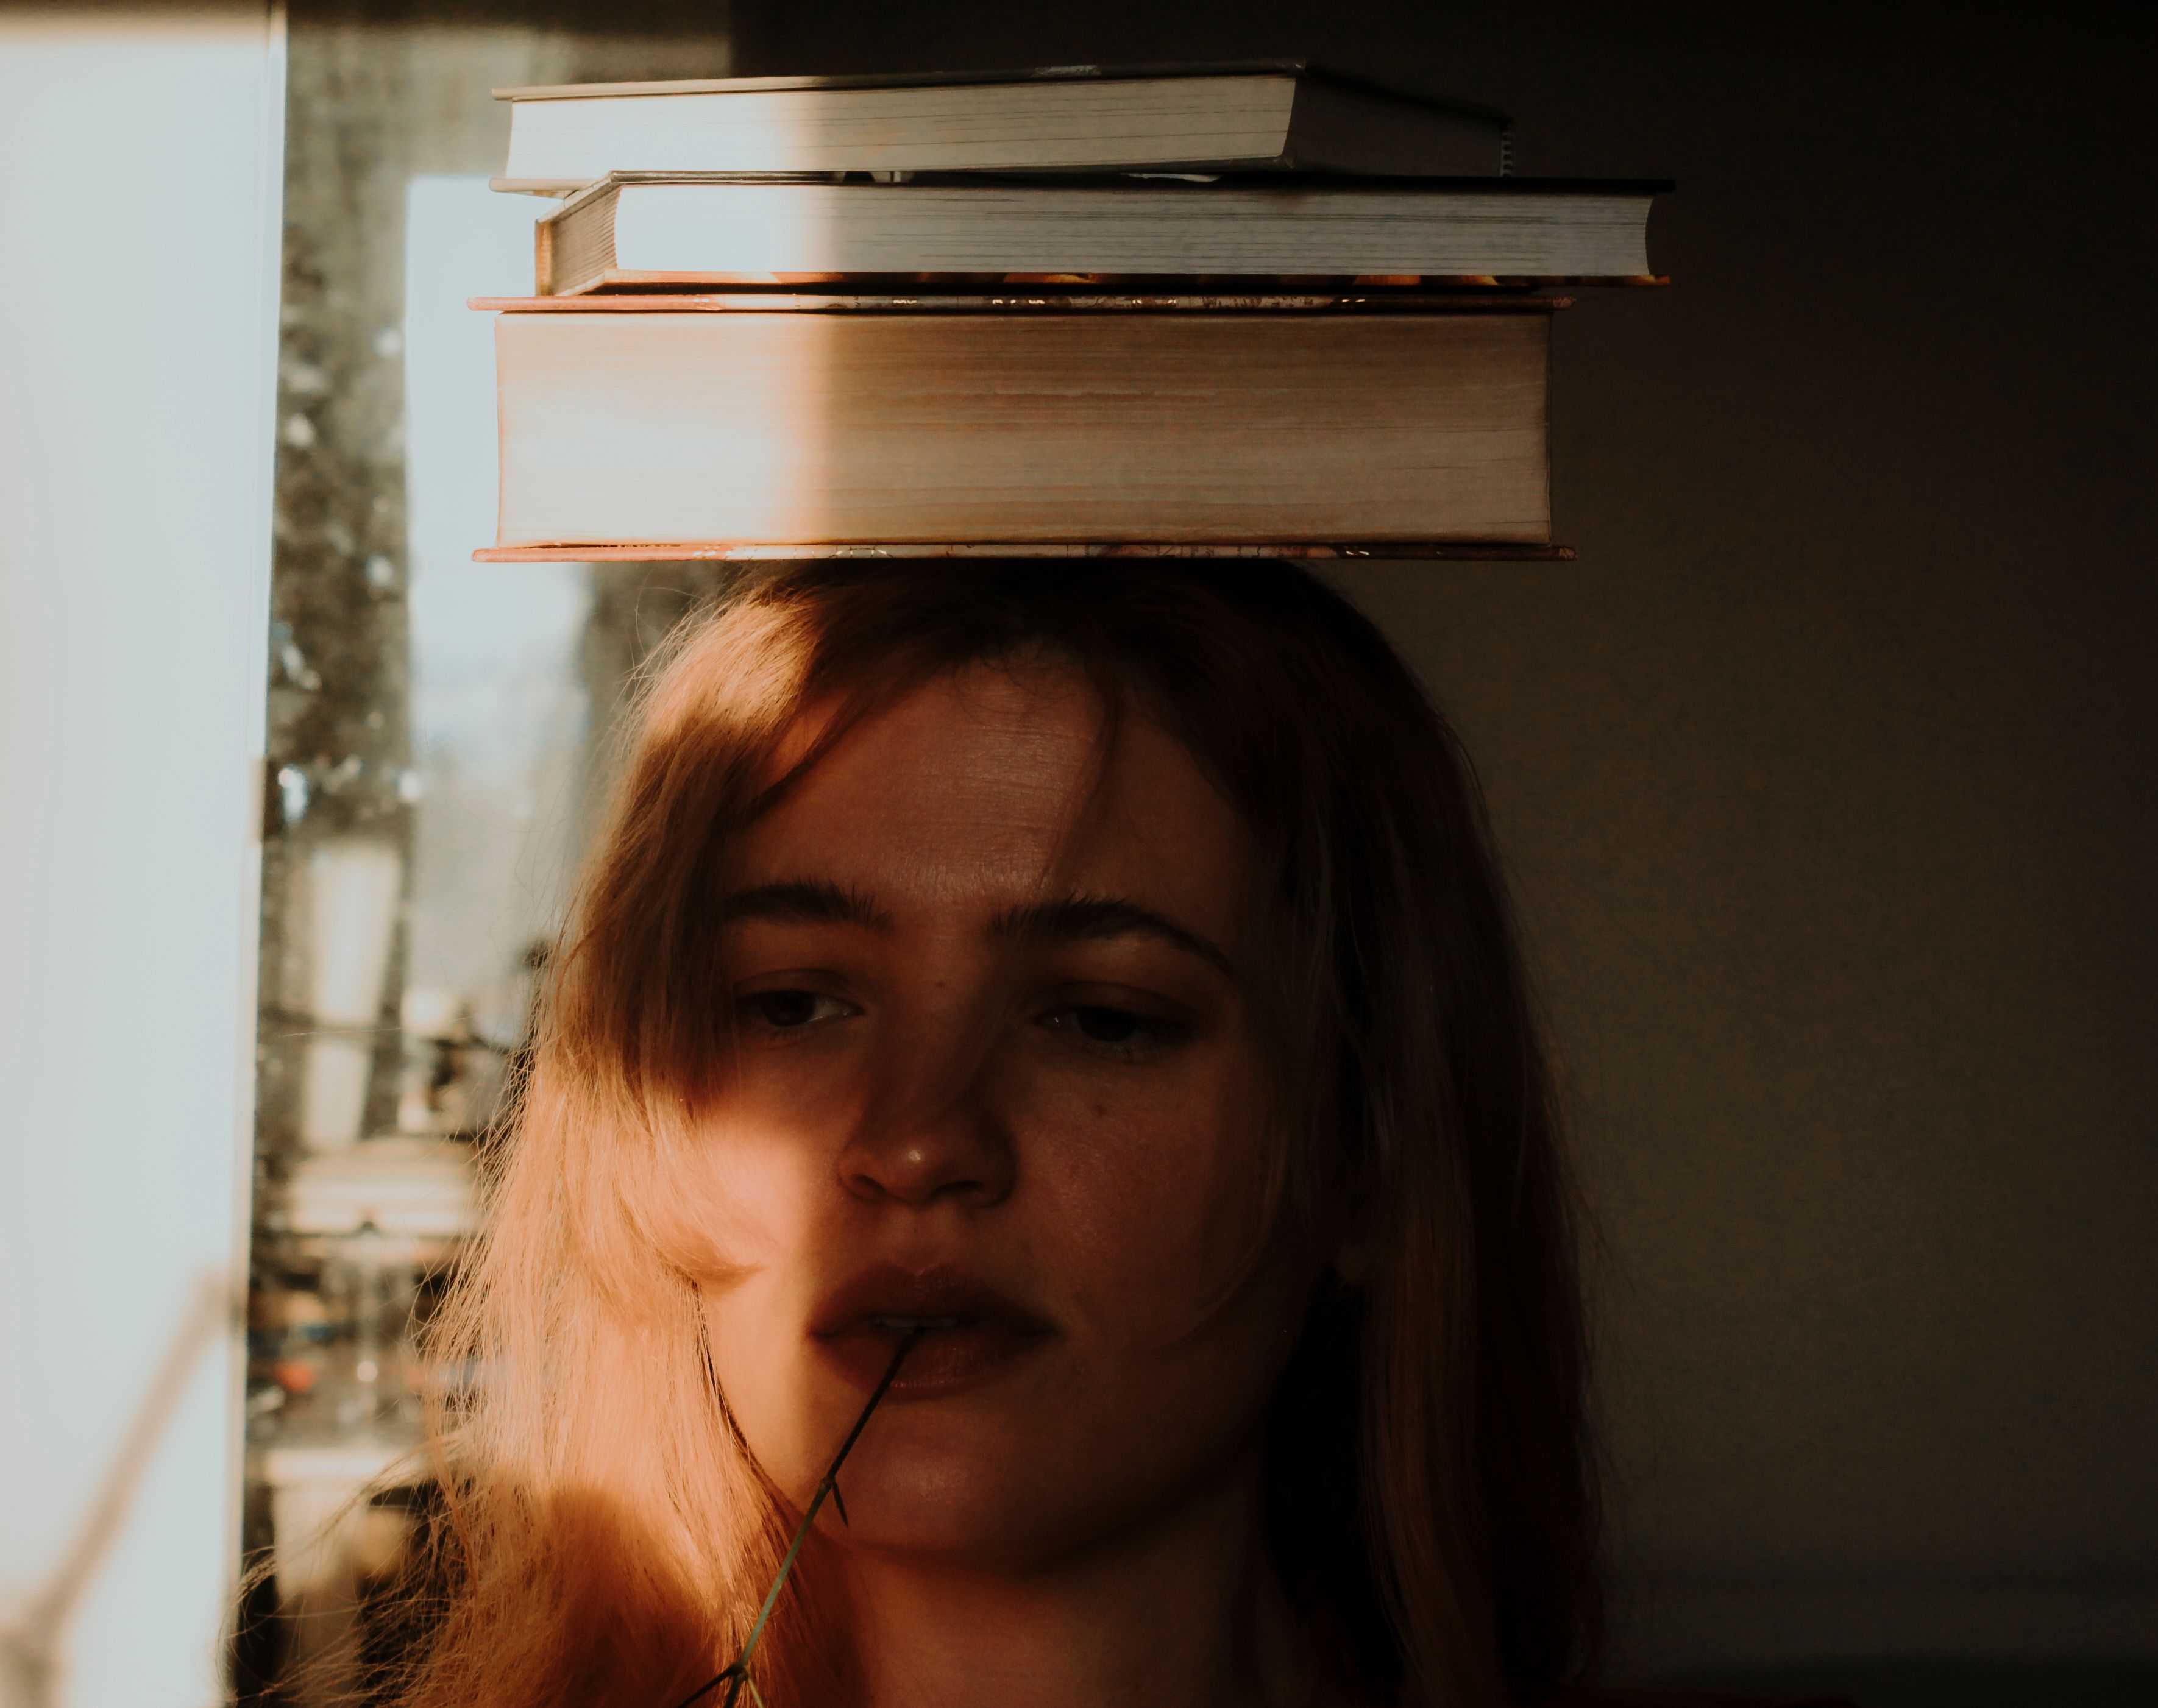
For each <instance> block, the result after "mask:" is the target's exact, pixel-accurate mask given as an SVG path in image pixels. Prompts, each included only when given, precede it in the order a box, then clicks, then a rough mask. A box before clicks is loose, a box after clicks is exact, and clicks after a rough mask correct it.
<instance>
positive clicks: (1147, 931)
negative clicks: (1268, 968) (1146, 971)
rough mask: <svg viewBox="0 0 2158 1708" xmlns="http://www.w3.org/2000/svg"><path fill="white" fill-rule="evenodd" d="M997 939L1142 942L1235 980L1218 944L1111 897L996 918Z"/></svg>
mask: <svg viewBox="0 0 2158 1708" xmlns="http://www.w3.org/2000/svg"><path fill="white" fill-rule="evenodd" d="M995 931H996V933H997V935H998V936H999V937H1036V938H1048V939H1050V940H1051V941H1054V942H1084V941H1086V940H1087V939H1089V938H1098V937H1154V938H1155V939H1157V940H1158V941H1159V942H1164V943H1168V944H1170V945H1171V946H1173V947H1176V948H1179V949H1182V950H1183V951H1184V952H1185V953H1186V954H1190V955H1196V956H1197V957H1199V958H1200V960H1202V961H1204V962H1206V964H1207V965H1208V966H1210V967H1211V968H1214V969H1215V970H1216V972H1218V973H1221V974H1222V976H1223V977H1225V978H1229V979H1231V980H1232V981H1233V980H1235V979H1236V978H1237V976H1238V975H1237V973H1236V962H1233V961H1231V959H1230V958H1229V957H1228V955H1227V954H1226V952H1224V951H1223V950H1222V949H1221V947H1220V946H1219V945H1218V944H1216V943H1214V942H1210V941H1209V940H1208V939H1206V938H1205V937H1201V936H1200V934H1199V933H1198V932H1197V931H1193V930H1191V929H1190V927H1188V926H1180V925H1179V924H1178V923H1177V922H1176V921H1175V920H1173V919H1169V918H1165V917H1164V916H1162V915H1161V914H1159V913H1156V912H1155V911H1154V910H1153V909H1152V908H1150V907H1142V906H1139V904H1138V902H1136V901H1126V900H1122V899H1120V898H1118V897H1114V896H1091V895H1074V896H1071V897H1068V898H1067V899H1066V900H1062V901H1038V902H1035V903H1034V904H1033V905H1032V906H1028V907H1016V908H1013V909H1012V910H1010V911H1009V912H1006V913H1004V914H1001V915H999V916H998V919H997V922H996V926H995Z"/></svg>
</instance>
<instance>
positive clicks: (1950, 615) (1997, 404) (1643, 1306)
mask: <svg viewBox="0 0 2158 1708" xmlns="http://www.w3.org/2000/svg"><path fill="white" fill-rule="evenodd" d="M2109 16H2117V17H2118V18H2119V19H2120V20H2121V23H2120V26H2119V27H2120V28H2121V29H2123V30H2124V29H2125V28H2127V20H2129V19H2130V18H2131V17H2132V14H2131V13H2130V12H2128V11H2127V10H2126V9H2125V8H2123V9H2121V10H2120V11H2119V13H2117V14H2108V13H2088V12H2087V13H2081V14H2078V15H2073V16H2072V15H2069V14H2068V13H2066V12H2064V11H2063V10H2062V9H2059V8H2040V7H2030V8H2023V9H2022V10H2021V11H2020V12H2019V13H2013V14H2011V13H2005V12H2002V13H1995V12H1992V11H1989V10H1987V9H1986V8H1956V9H1950V8H1933V9H1930V10H1929V11H1928V12H1927V13H1923V14H1921V13H1918V11H1917V10H1916V9H1915V8H1873V9H1871V10H1869V11H1860V10H1855V9H1850V8H1837V7H1812V8H1803V9H1801V8H1768V7H1741V6H1730V5H1718V6H1679V5H1670V4H1649V3H1639V4H1617V3H1599V4H1589V3H1558V4H1549V5H1544V6H1540V7H1513V8H1507V7H1500V6H1496V5H1489V4H1486V5H1480V6H1472V7H1453V8H1437V7H1433V6H1429V5H1408V4H1391V5H1369V6H1365V7H1362V8H1353V9H1352V8H1336V9H1329V8H1320V7H1315V6H1314V7H1309V8H1299V7H1294V6H1290V5H1286V4H1282V3H1269V0H1251V3H1244V4H1238V5H1235V6H1226V5H1187V6H1185V7H1184V8H1165V7H1160V6H1140V5H1137V4H1132V3H1128V0H1116V3H1111V4H1106V5H1097V6H1094V7H1092V8H1027V7H1014V6H1011V5H1009V4H1007V3H997V4H991V3H989V0H947V3H941V4H937V5H935V6H906V7H901V6H892V5H870V4H864V3H854V4H849V5H839V6H822V7H812V6H804V5H800V4H790V5H786V6H782V5H779V4H777V3H773V0H748V3H746V4H745V5H741V6H740V7H738V8H737V11H736V20H735V27H736V41H737V44H738V45H737V50H736V70H738V71H740V72H743V73H751V74H754V73H765V72H779V71H833V72H837V71H850V70H887V69H906V68H922V69H937V68H947V67H948V68H958V67H970V66H989V65H1035V64H1069V63H1076V62H1082V61H1098V62H1119V61H1122V62H1133V61H1142V62H1144V61H1158V60H1167V59H1192V58H1196V59H1208V58H1214V59H1219V58H1227V57H1250V56H1253V55H1257V54H1283V53H1295V52H1309V53H1310V54H1314V55H1315V56H1317V57H1319V58H1321V59H1324V60H1326V61H1329V62H1330V63H1333V64H1335V65H1340V66H1342V67H1345V68H1346V69H1350V70H1356V71H1361V72H1365V73H1368V74H1372V75H1379V76H1381V77H1385V78H1387V79H1390V80H1396V81H1398V82H1401V83H1403V84H1406V85H1411V86H1417V87H1423V88H1428V89H1431V90H1440V91H1446V92H1451V93H1455V94H1458V95H1464V96H1467V97H1470V98H1474V99H1478V100H1483V101H1491V102H1494V103H1496V104H1498V105H1500V106H1506V107H1508V108H1510V109H1511V110H1512V111H1514V112H1515V114H1516V115H1517V116H1518V120H1519V127H1520V169H1521V170H1522V171H1523V172H1524V173H1591V174H1600V175H1612V176H1619V175H1654V176H1666V175H1667V176H1670V177H1672V178H1676V179H1678V180H1679V182H1680V189H1679V191H1678V193H1677V194H1675V195H1673V196H1671V197H1670V198H1668V199H1667V200H1666V202H1665V204H1664V205H1663V206H1662V207H1661V208H1660V209H1659V211H1658V213H1657V214H1656V219H1655V230H1654V234H1653V242H1652V248H1653V254H1654V257H1655V262H1656V265H1657V266H1658V267H1659V268H1660V270H1661V271H1667V272H1668V273H1670V275H1671V276H1672V277H1673V280H1674V282H1673V284H1672V285H1671V286H1670V288H1669V289H1668V290H1663V291H1653V292H1651V291H1633V292H1604V293H1602V294H1600V295H1599V294H1597V293H1583V294H1584V296H1585V297H1586V298H1587V300H1585V301H1584V302H1582V306H1580V307H1577V308H1576V309H1574V310H1573V311H1572V312H1570V313H1568V314H1567V315H1565V316H1562V317H1561V321H1560V330H1559V343H1558V350H1557V390H1556V394H1555V396H1554V400H1553V408H1554V412H1555V441H1554V455H1555V462H1556V470H1557V472H1556V475H1555V493H1554V498H1555V503H1556V508H1557V518H1558V527H1559V533H1560V537H1561V538H1562V539H1565V540H1567V542H1569V543H1571V544H1574V545H1575V546H1577V547H1578V548H1579V550H1580V560H1579V562H1578V563H1576V564H1573V565H1541V566H1531V567H1524V566H1521V565H1452V566H1448V567H1433V566H1424V565H1385V566H1377V567H1370V568H1359V569H1356V570H1354V571H1352V572H1349V573H1345V574H1344V575H1342V576H1341V577H1340V579H1341V581H1343V582H1344V584H1345V586H1347V587H1348V588H1349V589H1350V591H1351V592H1352V593H1353V594H1354V595H1355V596H1356V597H1357V598H1358V599H1359V600H1360V601H1363V602H1364V603H1365V604H1366V606H1367V607H1368V608H1369V609H1371V611H1373V612H1374V613H1375V614H1376V615H1377V616H1379V617H1381V619H1382V620H1383V621H1385V622H1386V624H1387V625H1388V627H1390V629H1391V632H1393V633H1394V634H1395V636H1396V637H1397V638H1398V639H1399V641H1400V642H1401V643H1402V646H1403V647H1404V648H1406V649H1407V651H1408V652H1409V653H1410V654H1411V655H1412V657H1413V658H1414V659H1415V660H1416V661H1417V663H1418V665H1419V667H1420V668H1422V669H1423V670H1424V671H1425V672H1426V673H1427V676H1428V679H1429V680H1430V682H1431V684H1432V685H1433V689H1434V690H1435V691H1436V692H1437V694H1438V696H1439V697H1440V699H1442V700H1443V702H1444V703H1445V704H1447V705H1448V708H1449V709H1450V710H1452V711H1453V714H1454V715H1455V716H1456V717H1457V719H1458V721H1459V723H1460V725H1462V727H1463V729H1464V732H1465V735H1466V736H1467V739H1468V740H1469V746H1470V747H1471V749H1472V751H1474V753H1475V754H1476V756H1477V757H1478V760H1479V764H1480V766H1481V767H1482V769H1483V771H1484V777H1485V780H1486V782H1487V785H1488V787H1489V792H1490V796H1491V800H1492V803H1493V807H1494V810H1495V816H1496V818H1497V822H1498V826H1499V830H1500V835H1501V838H1502V839H1503V841H1504V843H1505V847H1506V849H1507V852H1508V854H1509V855H1510V859H1511V861H1512V864H1513V866H1514V869H1515V873H1516V875H1517V878H1518V882H1519V885H1520V892H1521V895H1522V897H1523V901H1524V906H1525V909H1526V914H1527V916H1528V920H1529V924H1530V928H1531V937H1532V939H1533V947H1534V949H1535V952H1536V957H1537V959H1538V961H1539V963H1540V965H1541V970H1542V973H1543V978H1544V981H1545V985H1546V991H1547V994H1548V998H1549V1002H1550V1006H1551V1011H1552V1016H1553V1020H1554V1024H1555V1028H1556V1030H1557V1035H1558V1040H1559V1043H1560V1047H1561V1050H1562V1056H1563V1059H1564V1062H1565V1066H1566V1069H1567V1074H1568V1077H1569V1081H1570V1084H1571V1086H1572V1092H1573V1100H1574V1107H1575V1109H1576V1111H1577V1122H1578V1126H1579V1129H1580V1134H1581V1146H1582V1155H1583V1167H1584V1172H1585V1174H1586V1175H1587V1178H1588V1184H1589V1186H1590V1189H1591V1191H1592V1195H1593V1199H1594V1200H1595V1204H1596V1207H1597V1210H1598V1215H1599V1216H1600V1219H1601V1222H1602V1226H1603V1237H1604V1241H1605V1244H1606V1246H1607V1247H1608V1253H1607V1256H1606V1258H1605V1260H1604V1261H1603V1264H1602V1274H1603V1284H1602V1294H1603V1309H1604V1313H1605V1317H1606V1322H1607V1332H1606V1360H1605V1380H1606V1383H1607V1387H1608V1396H1609V1405H1610V1409H1611V1412H1612V1417H1613V1434H1614V1439H1615V1441H1616V1443H1617V1447H1618V1450H1619V1458H1620V1463H1621V1466H1622V1468H1623V1470H1624V1473H1625V1477H1626V1482H1627V1485H1628V1487H1629V1490H1630V1494H1629V1501H1628V1504H1627V1507H1626V1509H1625V1514H1624V1516H1625V1520H1626V1528H1625V1531H1624V1539H1623V1541H1622V1544H1621V1546H1620V1548H1619V1555H1618V1557H1619V1560H1620V1561H1621V1562H1622V1564H1623V1566H1624V1569H1625V1571H1626V1572H1627V1574H1628V1576H1629V1581H1630V1582H1633V1583H1634V1585H1636V1586H1637V1587H1638V1590H1639V1594H1638V1596H1637V1598H1636V1602H1635V1606H1634V1614H1633V1617H1632V1622H1631V1625H1630V1630H1631V1633H1632V1641H1633V1643H1634V1654H1635V1657H1636V1664H1637V1665H1638V1666H1639V1667H1642V1668H1644V1669H1648V1668H1655V1667H1659V1666H1663V1667H1669V1666H1676V1665H1681V1664H1703V1665H1706V1664H1711V1663H1714V1662H1717V1661H1721V1660H1745V1659H1758V1660H1766V1659H1788V1658H1794V1657H1801V1656H1804V1655H1807V1654H1814V1655H1820V1654H1838V1653H1865V1652H1874V1653H1881V1654H1919V1653H1926V1652H1948V1653H1961V1654H2036V1655H2058V1654H2106V1653H2125V1652H2133V1651H2136V1650H2141V1651H2145V1652H2158V1453H2154V1452H2153V1444H2154V1442H2158V1326H2154V1325H2158V1133H2154V1120H2153V1116H2152V1112H2151V1111H2152V1107H2153V1105H2154V1102H2158V1071H2154V1067H2155V1066H2158V1049H2154V1047H2153V1045H2152V1041H2151V1040H2152V1038H2153V1035H2154V1033H2158V1004H2154V1002H2153V992H2154V983H2158V980H2154V975H2153V971H2152V968H2153V959H2154V950H2158V942H2154V931H2153V921H2152V906H2151V892H2150V877H2149V875H2150V872H2151V871H2152V869H2154V865H2158V836H2154V818H2158V815H2155V814H2154V802H2153V786H2152V779H2153V775H2154V759H2155V758H2158V754H2154V745H2158V744H2154V741H2153V735H2154V722H2155V721H2158V719H2154V696H2153V694H2152V691H2151V680H2152V676H2153V673H2154V672H2153V663H2154V659H2153V653H2154V647H2153V636H2154V633H2158V627H2154V622H2158V597H2154V593H2153V586H2152V577H2151V575H2150V563H2149V559H2150V539H2151V537H2152V527H2151V520H2152V519H2151V516H2150V508H2151V506H2150V483H2151V480H2152V477H2153V474H2154V472H2158V457H2154V455H2153V451H2154V446H2153V442H2152V439H2153V436H2152V432H2151V428H2150V408H2151V398H2152V394H2153V386H2152V379H2153V372H2152V369H2153V363H2152V339H2151V335H2150V325H2149V320H2148V315H2149V313H2150V299H2151V295H2152V290H2151V287H2152V284H2153V282H2154V281H2153V271H2154V270H2153V266H2152V256H2153V248H2152V239H2151V232H2152V230H2153V214H2154V212H2158V209H2154V208H2153V205H2152V197H2151V194H2150V190H2149V188H2148V179H2149V178H2150V172H2151V163H2152V162H2153V161H2154V160H2158V147H2154V138H2153V137H2152V136H2151V134H2150V132H2151V126H2150V123H2149V121H2148V120H2147V118H2146V116H2145V113H2146V110H2147V108H2148V106H2149V100H2148V95H2147V90H2146V86H2145V85H2146V84H2147V76H2146V75H2145V70H2146V67H2145V55H2144V54H2142V53H2141V52H2140V50H2139V49H2138V47H2137V44H2135V43H2133V42H2131V41H2130V40H2129V39H2126V38H2125V36H2124V35H2116V34H2114V33H2113V31H2112V29H2111V28H2109V25H2108V23H2107V22H2106V19H2107V18H2108V17H2109Z"/></svg>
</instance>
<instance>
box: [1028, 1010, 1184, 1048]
mask: <svg viewBox="0 0 2158 1708" xmlns="http://www.w3.org/2000/svg"><path fill="white" fill-rule="evenodd" d="M1041 1024H1043V1025H1045V1026H1046V1027H1048V1028H1049V1029H1051V1031H1054V1032H1062V1033H1065V1034H1066V1035H1068V1036H1070V1037H1072V1038H1075V1039H1077V1040H1081V1041H1082V1042H1085V1043H1087V1044H1091V1045H1095V1046H1096V1047H1097V1048H1099V1049H1102V1050H1107V1051H1108V1052H1109V1053H1111V1054H1112V1055H1127V1056H1129V1055H1145V1054H1149V1053H1151V1052H1152V1051H1154V1050H1158V1049H1160V1048H1161V1047H1163V1046H1164V1045H1168V1044H1170V1043H1173V1042H1175V1040H1176V1039H1177V1038H1178V1037H1179V1036H1180V1035H1181V1029H1180V1028H1179V1027H1176V1026H1174V1025H1171V1024H1169V1022H1167V1021H1165V1020H1154V1019H1148V1018H1147V1017H1146V1016H1145V1015H1144V1014H1133V1012H1132V1011H1131V1010H1130V1009H1118V1008H1111V1007H1109V1006H1108V1005H1107V1004H1101V1003H1076V1004H1073V1005H1072V1006H1071V1007H1070V1008H1068V1009H1057V1010H1056V1012H1054V1013H1053V1014H1044V1015H1043V1016H1042V1017H1041Z"/></svg>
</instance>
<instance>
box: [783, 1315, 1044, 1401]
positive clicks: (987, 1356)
mask: <svg viewBox="0 0 2158 1708" xmlns="http://www.w3.org/2000/svg"><path fill="white" fill-rule="evenodd" d="M904 1333H905V1331H903V1330H901V1329H896V1328H886V1327H880V1326H877V1325H874V1324H863V1325H861V1326H860V1327H859V1328H855V1329H848V1330H846V1331H845V1332H844V1333H842V1334H815V1335H812V1336H811V1337H810V1339H811V1341H812V1343H813V1344H814V1345H815V1346H816V1348H817V1349H818V1352H819V1353H820V1354H822V1355H823V1357H824V1359H825V1360H826V1361H827V1362H828V1363H829V1364H831V1365H833V1366H834V1368H835V1369H837V1370H839V1373H840V1375H843V1376H844V1377H845V1378H846V1380H848V1382H849V1383H850V1384H851V1385H854V1387H857V1388H860V1390H861V1391H863V1392H865V1393H867V1392H868V1391H870V1389H872V1388H874V1387H875V1386H876V1385H877V1384H878V1383H879V1382H880V1381H881V1380H883V1379H884V1373H885V1371H886V1370H889V1369H891V1360H892V1357H893V1355H895V1354H896V1352H897V1351H898V1350H899V1345H900V1342H901V1339H903V1338H904ZM1049 1338H1050V1336H1049V1334H1048V1331H1046V1330H1040V1331H1036V1332H1033V1333H1029V1332H1026V1331H1024V1330H1021V1329H1014V1328H1012V1327H1010V1326H1009V1325H1007V1324H1002V1323H961V1324H958V1325H957V1326H955V1327H952V1328H925V1329H922V1332H921V1333H920V1334H917V1335H916V1337H915V1340H914V1344H913V1345H912V1346H911V1348H909V1349H908V1350H907V1355H906V1362H905V1363H903V1364H902V1365H900V1367H899V1374H898V1375H896V1376H895V1377H894V1378H893V1379H892V1384H891V1388H890V1389H889V1390H888V1391H886V1393H885V1398H887V1399H889V1400H927V1399H931V1398H933V1397H936V1396H941V1395H944V1394H953V1393H957V1392H958V1391H960V1390H962V1389H964V1388H971V1387H973V1386H976V1385H978V1384H980V1383H982V1382H985V1381H987V1380H989V1379H990V1378H991V1377H993V1376H994V1375H998V1374H999V1372H1001V1371H1002V1370H1004V1369H1006V1368H1007V1367H1008V1366H1009V1365H1012V1364H1014V1363H1015V1362H1017V1361H1018V1360H1020V1359H1022V1358H1024V1357H1025V1356H1026V1355H1027V1354H1028V1353H1030V1352H1031V1351H1033V1350H1034V1349H1035V1348H1037V1347H1039V1346H1041V1345H1044V1344H1046V1343H1047V1341H1048V1339H1049Z"/></svg>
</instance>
